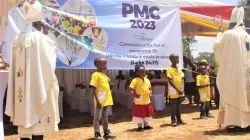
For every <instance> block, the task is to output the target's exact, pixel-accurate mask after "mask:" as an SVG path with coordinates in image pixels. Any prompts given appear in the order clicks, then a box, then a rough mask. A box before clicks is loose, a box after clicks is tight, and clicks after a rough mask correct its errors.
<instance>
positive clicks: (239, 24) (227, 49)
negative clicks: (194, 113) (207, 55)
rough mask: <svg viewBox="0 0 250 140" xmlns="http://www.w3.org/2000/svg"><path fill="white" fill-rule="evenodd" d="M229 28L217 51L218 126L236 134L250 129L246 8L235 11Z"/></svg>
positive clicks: (218, 38)
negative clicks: (245, 25)
mask: <svg viewBox="0 0 250 140" xmlns="http://www.w3.org/2000/svg"><path fill="white" fill-rule="evenodd" d="M229 28H230V30H228V31H226V32H224V33H219V34H218V36H217V40H216V41H215V43H214V46H213V49H214V52H215V55H216V58H217V60H218V63H219V65H220V67H219V70H218V75H217V86H218V89H219V92H220V105H219V114H218V123H219V124H220V125H221V124H223V125H224V126H225V127H226V128H228V131H229V132H231V131H234V132H235V131H243V130H247V129H243V128H248V127H249V126H250V69H249V68H250V63H249V62H250V61H249V60H250V52H249V50H248V49H247V48H246V42H247V41H248V40H249V35H248V34H247V32H246V30H245V27H244V9H243V7H240V8H235V9H234V10H233V12H232V15H231V19H230V25H229ZM231 126H233V127H231Z"/></svg>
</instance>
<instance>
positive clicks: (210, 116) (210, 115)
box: [207, 114, 215, 118]
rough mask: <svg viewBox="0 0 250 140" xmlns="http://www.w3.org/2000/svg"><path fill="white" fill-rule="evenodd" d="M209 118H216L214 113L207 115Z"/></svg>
mask: <svg viewBox="0 0 250 140" xmlns="http://www.w3.org/2000/svg"><path fill="white" fill-rule="evenodd" d="M207 117H208V118H215V117H214V116H213V115H212V114H208V115H207Z"/></svg>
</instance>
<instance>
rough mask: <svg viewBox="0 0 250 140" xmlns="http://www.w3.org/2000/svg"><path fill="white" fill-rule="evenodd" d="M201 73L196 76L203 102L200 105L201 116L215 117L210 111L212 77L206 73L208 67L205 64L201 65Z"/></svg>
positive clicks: (203, 117)
mask: <svg viewBox="0 0 250 140" xmlns="http://www.w3.org/2000/svg"><path fill="white" fill-rule="evenodd" d="M200 73H201V74H200V75H198V76H197V77H196V82H197V88H198V89H199V94H200V102H201V107H200V118H201V119H206V118H207V117H208V118H214V117H213V116H212V115H211V114H210V113H209V102H210V98H211V97H210V96H211V93H210V79H209V77H208V76H207V75H206V67H205V66H200Z"/></svg>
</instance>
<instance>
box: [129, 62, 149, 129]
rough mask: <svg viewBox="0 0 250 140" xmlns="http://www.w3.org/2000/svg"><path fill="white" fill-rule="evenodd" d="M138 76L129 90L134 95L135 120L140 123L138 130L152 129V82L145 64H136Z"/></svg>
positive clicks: (133, 111) (133, 114) (133, 110)
mask: <svg viewBox="0 0 250 140" xmlns="http://www.w3.org/2000/svg"><path fill="white" fill-rule="evenodd" d="M135 73H136V78H134V79H133V80H132V82H131V84H130V86H129V91H130V93H131V94H132V96H133V97H134V106H133V109H132V116H133V122H135V123H137V124H138V131H142V130H143V128H142V124H143V123H144V130H149V129H152V127H151V126H149V125H148V123H149V122H150V121H151V120H152V117H153V115H154V110H153V107H152V105H151V102H150V97H149V96H151V95H152V89H151V84H150V81H149V79H148V78H146V71H145V67H144V66H143V65H140V64H138V65H136V66H135Z"/></svg>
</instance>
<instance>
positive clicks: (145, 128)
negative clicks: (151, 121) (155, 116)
mask: <svg viewBox="0 0 250 140" xmlns="http://www.w3.org/2000/svg"><path fill="white" fill-rule="evenodd" d="M150 129H153V127H151V126H146V127H144V130H150Z"/></svg>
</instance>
